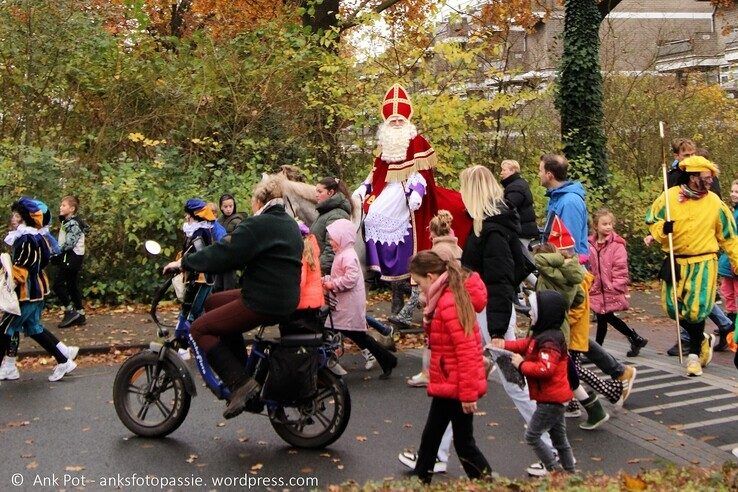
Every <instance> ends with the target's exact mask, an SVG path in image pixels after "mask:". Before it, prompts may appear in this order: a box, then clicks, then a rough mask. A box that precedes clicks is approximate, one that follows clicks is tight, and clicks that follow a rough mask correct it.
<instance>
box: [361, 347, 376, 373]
mask: <svg viewBox="0 0 738 492" xmlns="http://www.w3.org/2000/svg"><path fill="white" fill-rule="evenodd" d="M361 355H363V356H364V358H365V359H366V363H365V364H364V369H366V370H367V371H371V370H372V369H373V368H374V366H375V365H376V363H377V359H375V358H374V356H373V355H372V353H371V352H369V349H364V350H362V351H361Z"/></svg>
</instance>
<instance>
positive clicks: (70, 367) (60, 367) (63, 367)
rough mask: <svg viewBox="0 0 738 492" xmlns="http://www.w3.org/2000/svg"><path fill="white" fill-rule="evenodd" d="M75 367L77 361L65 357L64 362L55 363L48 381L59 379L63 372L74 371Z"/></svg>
mask: <svg viewBox="0 0 738 492" xmlns="http://www.w3.org/2000/svg"><path fill="white" fill-rule="evenodd" d="M76 367H77V363H76V362H74V361H73V360H72V359H67V361H66V362H65V363H64V364H57V365H56V367H55V368H54V372H52V373H51V376H49V381H52V382H53V381H59V380H60V379H61V378H63V377H64V375H65V374H67V373H69V372H72V371H74V369H75V368H76Z"/></svg>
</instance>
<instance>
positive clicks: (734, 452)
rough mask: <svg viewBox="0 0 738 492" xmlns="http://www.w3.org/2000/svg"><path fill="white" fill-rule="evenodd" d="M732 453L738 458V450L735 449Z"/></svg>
mask: <svg viewBox="0 0 738 492" xmlns="http://www.w3.org/2000/svg"><path fill="white" fill-rule="evenodd" d="M731 453H733V456H735V457H736V458H738V448H733V451H731Z"/></svg>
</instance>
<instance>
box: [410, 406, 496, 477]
mask: <svg viewBox="0 0 738 492" xmlns="http://www.w3.org/2000/svg"><path fill="white" fill-rule="evenodd" d="M449 422H451V428H452V429H453V431H454V448H455V449H456V455H457V456H458V457H459V461H460V462H461V466H462V467H463V468H464V471H465V472H466V475H467V476H468V477H469V478H472V479H474V478H480V477H481V476H483V475H489V473H490V467H489V463H488V462H487V459H486V458H485V457H484V455H483V454H482V452H481V451H480V450H479V448H478V447H477V443H476V441H474V414H471V413H464V411H463V410H462V408H461V402H460V401H459V400H453V399H447V398H436V397H434V398H433V400H431V407H430V412H428V420H427V421H426V423H425V429H424V430H423V437H422V438H421V439H420V449H418V460H417V461H416V463H415V474H416V475H418V477H419V478H420V480H421V481H422V482H424V483H426V484H428V483H430V481H431V477H432V476H433V466H434V465H435V462H436V455H437V454H438V447H439V446H440V445H441V439H442V438H443V433H444V432H446V427H448V423H449Z"/></svg>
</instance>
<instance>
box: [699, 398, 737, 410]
mask: <svg viewBox="0 0 738 492" xmlns="http://www.w3.org/2000/svg"><path fill="white" fill-rule="evenodd" d="M729 396H735V395H729ZM734 408H738V403H731V404H730V405H722V406H720V407H712V408H706V409H705V410H707V411H708V412H723V411H725V410H733V409H734Z"/></svg>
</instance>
